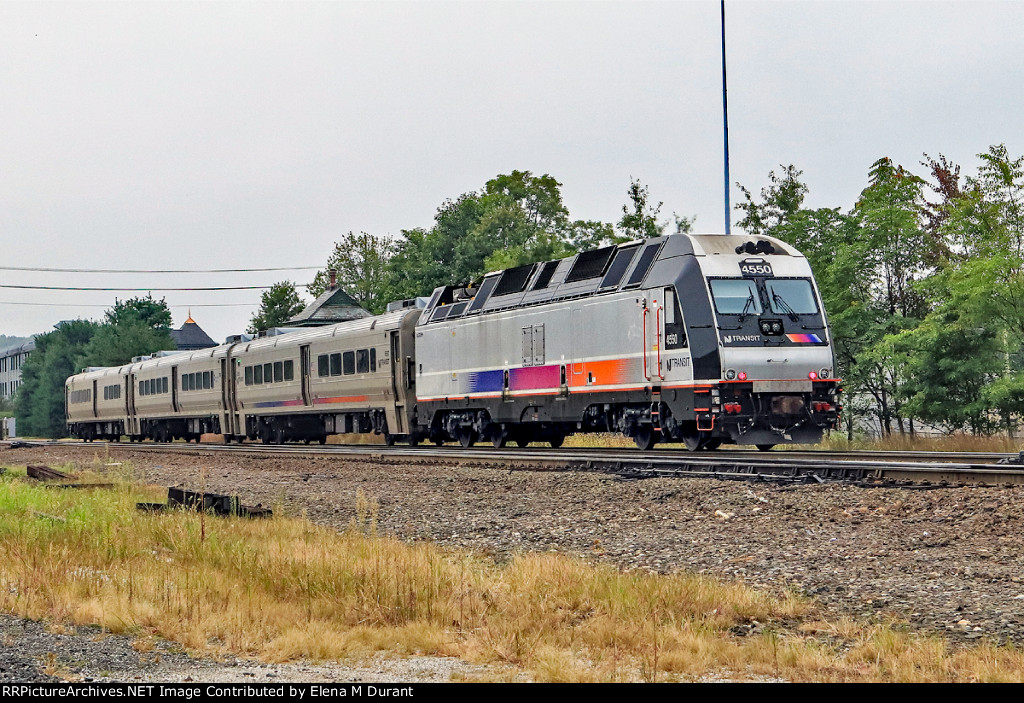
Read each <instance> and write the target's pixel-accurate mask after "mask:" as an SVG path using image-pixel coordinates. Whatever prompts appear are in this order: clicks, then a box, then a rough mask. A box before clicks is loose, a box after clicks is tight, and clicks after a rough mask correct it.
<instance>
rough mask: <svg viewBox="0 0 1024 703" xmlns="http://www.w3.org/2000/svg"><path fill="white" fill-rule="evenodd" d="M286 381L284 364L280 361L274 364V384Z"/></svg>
mask: <svg viewBox="0 0 1024 703" xmlns="http://www.w3.org/2000/svg"><path fill="white" fill-rule="evenodd" d="M283 380H284V363H283V362H280V361H275V362H274V383H280V382H281V381H283Z"/></svg>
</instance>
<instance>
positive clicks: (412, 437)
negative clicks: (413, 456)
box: [405, 432, 420, 447]
mask: <svg viewBox="0 0 1024 703" xmlns="http://www.w3.org/2000/svg"><path fill="white" fill-rule="evenodd" d="M405 441H406V442H408V443H409V446H410V447H415V446H416V445H417V444H419V443H420V436H419V435H418V434H416V433H415V432H410V433H409V437H408V438H407V439H406V440H405Z"/></svg>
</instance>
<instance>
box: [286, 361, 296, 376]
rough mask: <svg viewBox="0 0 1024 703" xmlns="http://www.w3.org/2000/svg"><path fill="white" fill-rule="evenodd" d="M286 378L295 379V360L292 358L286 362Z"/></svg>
mask: <svg viewBox="0 0 1024 703" xmlns="http://www.w3.org/2000/svg"><path fill="white" fill-rule="evenodd" d="M284 380H286V381H292V380H295V362H294V361H292V360H291V359H288V360H287V361H285V362H284Z"/></svg>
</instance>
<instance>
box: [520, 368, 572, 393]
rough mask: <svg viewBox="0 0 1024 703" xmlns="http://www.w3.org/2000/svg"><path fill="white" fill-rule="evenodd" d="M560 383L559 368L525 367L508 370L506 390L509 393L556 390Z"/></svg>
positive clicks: (560, 373)
mask: <svg viewBox="0 0 1024 703" xmlns="http://www.w3.org/2000/svg"><path fill="white" fill-rule="evenodd" d="M561 383H562V371H561V367H559V366H525V367H523V368H521V369H510V370H509V372H508V389H509V390H510V391H535V390H538V389H540V388H558V386H560V385H561Z"/></svg>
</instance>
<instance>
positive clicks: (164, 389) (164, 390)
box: [160, 376, 168, 393]
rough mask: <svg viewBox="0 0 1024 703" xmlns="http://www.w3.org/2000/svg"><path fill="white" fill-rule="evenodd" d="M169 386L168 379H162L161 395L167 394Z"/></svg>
mask: <svg viewBox="0 0 1024 703" xmlns="http://www.w3.org/2000/svg"><path fill="white" fill-rule="evenodd" d="M167 386H168V383H167V377H166V376H164V377H163V378H161V379H160V392H161V393H166V392H167Z"/></svg>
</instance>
